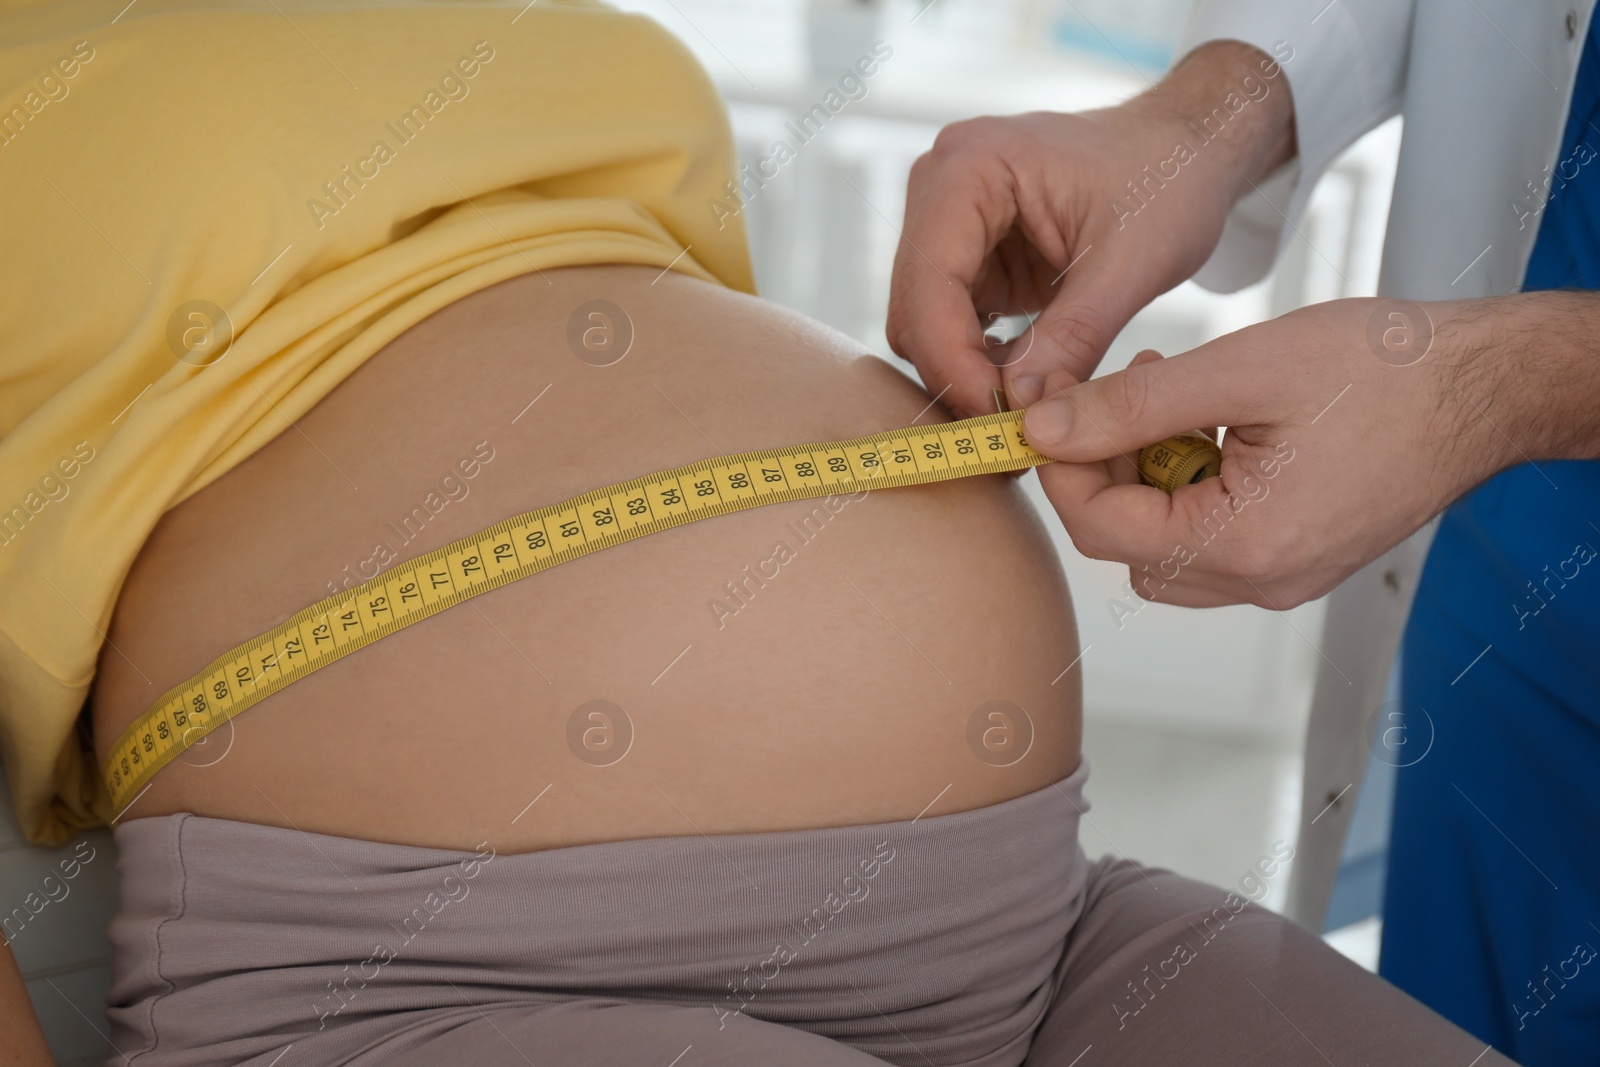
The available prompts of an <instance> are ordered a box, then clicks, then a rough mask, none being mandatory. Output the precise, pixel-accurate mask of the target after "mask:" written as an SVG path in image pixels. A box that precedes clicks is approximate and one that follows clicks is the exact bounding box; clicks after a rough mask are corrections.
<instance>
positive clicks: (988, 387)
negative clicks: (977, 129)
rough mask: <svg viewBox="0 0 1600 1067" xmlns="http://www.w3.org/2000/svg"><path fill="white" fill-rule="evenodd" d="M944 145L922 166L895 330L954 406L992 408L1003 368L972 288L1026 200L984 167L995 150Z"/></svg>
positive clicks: (902, 253)
mask: <svg viewBox="0 0 1600 1067" xmlns="http://www.w3.org/2000/svg"><path fill="white" fill-rule="evenodd" d="M937 151H938V149H937V148H936V149H935V153H937ZM935 153H930V154H929V155H928V156H925V157H923V159H921V160H918V166H916V167H913V168H912V175H911V183H910V186H909V188H908V191H907V195H906V222H905V229H904V230H903V231H902V232H901V234H900V244H899V247H898V248H896V250H895V261H894V273H893V276H892V277H891V279H890V283H889V315H888V322H887V330H886V332H887V334H888V338H889V345H890V347H891V348H893V349H894V350H895V352H897V353H898V354H899V355H901V356H902V357H904V358H905V359H907V360H910V361H911V363H912V364H913V365H915V366H916V368H917V370H918V372H919V373H920V374H921V375H922V379H923V383H924V384H925V385H926V386H927V387H928V389H929V391H930V392H932V393H934V394H935V395H943V396H944V402H945V404H946V405H947V406H948V407H950V408H952V409H953V410H955V411H956V412H957V413H958V414H961V415H967V416H971V415H986V414H988V413H989V412H991V411H992V410H993V409H994V404H993V401H992V399H991V396H992V393H991V391H992V390H993V389H995V388H996V387H998V386H999V385H1000V372H999V371H998V370H997V369H996V368H995V366H994V364H993V363H992V362H991V361H990V359H989V353H988V350H987V349H986V348H985V347H984V345H983V336H982V326H981V324H980V323H979V321H978V312H977V308H976V307H975V306H974V304H973V299H972V290H973V287H974V286H975V285H976V284H977V280H978V277H979V274H980V273H981V271H982V269H983V263H984V260H985V259H986V258H988V256H989V254H990V253H991V252H992V251H993V250H994V247H995V245H996V244H998V243H999V241H1000V238H1001V237H1002V236H1004V235H1005V233H1006V232H1007V231H1008V230H1009V229H1010V227H1011V225H1012V222H1013V221H1014V220H1015V218H1016V202H1015V199H1014V196H1013V195H1012V191H1011V185H1010V181H1009V179H1008V178H1006V177H1005V176H1003V175H992V174H986V173H984V171H986V170H988V169H990V168H992V164H991V163H990V162H989V161H988V157H975V156H973V155H967V156H958V157H956V158H954V159H950V158H949V157H948V156H945V157H939V156H936V154H935Z"/></svg>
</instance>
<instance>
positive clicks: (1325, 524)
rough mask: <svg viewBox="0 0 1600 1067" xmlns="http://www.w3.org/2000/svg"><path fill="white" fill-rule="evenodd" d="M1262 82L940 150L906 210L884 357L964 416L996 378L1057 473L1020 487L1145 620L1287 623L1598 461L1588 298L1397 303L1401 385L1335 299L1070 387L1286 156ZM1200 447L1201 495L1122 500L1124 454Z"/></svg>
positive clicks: (1220, 54)
mask: <svg viewBox="0 0 1600 1067" xmlns="http://www.w3.org/2000/svg"><path fill="white" fill-rule="evenodd" d="M1272 69H1273V68H1272V66H1271V58H1270V57H1268V56H1267V55H1265V54H1264V53H1262V52H1260V51H1258V50H1256V49H1254V48H1252V47H1250V46H1248V45H1244V44H1241V43H1239V42H1236V41H1220V42H1213V43H1211V44H1208V45H1204V46H1202V47H1201V48H1199V49H1197V50H1196V51H1195V52H1193V53H1191V54H1190V56H1189V57H1188V58H1186V59H1185V60H1184V61H1183V62H1182V63H1181V64H1180V65H1179V66H1178V67H1177V68H1176V69H1174V70H1173V71H1172V73H1170V74H1169V75H1168V76H1167V77H1166V78H1165V79H1164V80H1163V81H1162V82H1161V83H1160V84H1159V85H1158V86H1156V87H1155V88H1154V89H1152V90H1151V91H1150V92H1147V93H1145V94H1142V95H1141V96H1139V97H1136V98H1135V99H1133V100H1131V101H1129V102H1128V103H1126V104H1123V105H1121V106H1119V107H1116V108H1111V109H1107V110H1104V111H1098V112H1090V113H1085V114H1082V115H1056V114H1035V115H1022V116H1017V117H1014V118H990V119H979V120H974V121H973V122H970V123H963V124H958V125H957V126H952V127H949V128H947V129H946V131H944V133H942V134H941V135H940V138H939V141H938V142H937V143H936V144H935V147H934V149H933V151H932V152H930V153H929V154H928V155H927V156H925V157H923V159H921V160H919V161H918V164H917V166H916V167H915V168H914V169H913V172H912V178H911V184H910V188H909V190H908V192H907V209H906V225H905V230H904V233H905V240H904V242H903V243H902V245H901V248H900V250H899V253H898V255H897V258H896V263H895V275H894V282H893V289H892V293H891V299H890V308H889V320H890V328H889V338H890V341H891V343H892V344H893V345H894V346H895V349H896V351H897V352H899V353H900V354H901V355H903V356H905V357H906V358H908V359H910V360H911V361H912V362H913V363H914V364H915V365H916V366H917V368H918V370H919V371H920V372H921V373H922V375H923V377H924V379H925V380H926V381H928V383H929V385H930V388H931V389H932V390H933V391H934V392H939V391H941V390H947V391H946V399H947V401H949V402H950V403H951V404H952V406H953V407H954V408H955V409H956V410H957V411H979V410H982V409H983V407H984V404H985V399H984V398H985V397H987V396H988V395H989V390H990V389H991V388H993V387H995V386H997V385H1000V384H1002V380H1003V384H1004V385H1005V387H1006V389H1007V392H1008V394H1009V395H1010V397H1011V398H1012V400H1013V402H1014V404H1019V405H1025V406H1028V408H1029V411H1028V416H1027V427H1028V435H1029V440H1030V442H1031V443H1032V444H1033V445H1034V446H1035V447H1036V448H1038V449H1039V450H1040V451H1042V452H1044V453H1045V454H1047V455H1050V456H1052V457H1054V458H1056V459H1059V460H1063V461H1066V462H1061V463H1056V464H1052V465H1050V466H1047V467H1043V468H1040V481H1041V484H1042V485H1043V487H1044V489H1045V492H1046V494H1047V495H1048V496H1049V498H1050V500H1051V503H1052V504H1053V505H1054V506H1055V508H1056V511H1057V512H1058V514H1059V516H1060V518H1061V521H1062V522H1063V524H1064V525H1065V526H1066V529H1067V531H1068V533H1069V534H1070V535H1071V536H1072V539H1073V541H1074V543H1075V544H1076V545H1077V547H1078V548H1079V549H1080V550H1081V551H1082V552H1084V553H1085V554H1086V555H1089V556H1093V557H1095V558H1099V559H1107V560H1114V561H1117V562H1120V563H1124V564H1127V565H1128V567H1129V568H1130V579H1131V581H1132V584H1133V586H1134V589H1135V591H1136V592H1137V593H1138V594H1139V595H1141V596H1144V597H1146V598H1147V599H1153V600H1158V601H1161V602H1165V603H1174V604H1181V605H1188V606H1196V607H1199V606H1214V605H1222V604H1234V603H1252V604H1256V605H1259V606H1262V607H1269V608H1278V609H1283V608H1288V607H1292V606H1295V605H1297V604H1301V603H1304V602H1305V601H1307V600H1310V599H1313V598H1315V597H1318V596H1321V595H1323V594H1325V593H1327V592H1328V591H1329V590H1331V589H1332V588H1333V587H1334V586H1336V585H1337V584H1338V583H1339V582H1340V581H1342V580H1343V579H1344V578H1346V577H1348V576H1349V575H1350V574H1352V573H1354V572H1355V571H1356V570H1358V569H1359V568H1360V567H1362V566H1363V565H1365V564H1366V563H1368V562H1370V561H1371V560H1373V559H1375V558H1377V557H1378V556H1379V555H1381V554H1382V553H1383V552H1384V551H1386V550H1387V549H1389V548H1390V547H1392V546H1393V545H1395V544H1397V543H1398V542H1399V541H1401V540H1402V539H1404V538H1405V537H1406V536H1407V535H1409V534H1411V533H1412V532H1414V531H1415V530H1417V529H1418V528H1419V527H1421V526H1422V525H1423V524H1424V523H1426V522H1427V521H1428V520H1429V519H1430V518H1431V517H1432V516H1434V515H1436V514H1438V512H1439V511H1440V510H1442V509H1443V508H1444V507H1445V506H1447V505H1448V504H1449V503H1450V502H1451V501H1452V500H1454V499H1456V498H1457V497H1459V496H1461V495H1462V494H1463V493H1465V492H1467V491H1468V490H1470V489H1471V488H1472V487H1473V486H1475V485H1477V484H1479V483H1480V482H1482V481H1484V480H1485V479H1487V478H1489V477H1491V476H1492V475H1494V474H1495V473H1497V472H1499V471H1501V470H1504V469H1505V468H1507V467H1509V466H1512V465H1514V464H1516V463H1519V462H1524V461H1527V460H1541V459H1565V458H1573V459H1577V458H1591V457H1594V456H1597V455H1600V364H1597V363H1596V361H1595V360H1593V359H1592V358H1591V353H1590V351H1589V349H1590V348H1591V347H1592V338H1593V337H1594V336H1595V334H1596V327H1597V326H1600V301H1597V300H1596V298H1594V297H1593V296H1590V295H1588V294H1576V293H1530V294H1518V295H1514V296H1507V297H1499V298H1494V299H1485V300H1469V301H1449V302H1438V303H1432V304H1426V305H1413V307H1414V308H1419V309H1420V311H1421V318H1420V319H1419V322H1423V321H1426V322H1430V323H1431V326H1432V332H1433V340H1432V344H1431V346H1430V347H1428V348H1427V350H1426V355H1424V356H1423V357H1422V358H1420V359H1419V360H1417V361H1416V362H1414V363H1410V364H1409V365H1404V366H1401V365H1397V363H1398V362H1400V361H1396V360H1393V359H1388V360H1386V359H1383V358H1379V355H1378V354H1377V353H1376V352H1375V351H1374V349H1373V347H1372V345H1371V343H1370V342H1369V324H1370V323H1371V322H1372V320H1373V319H1374V318H1375V317H1383V318H1385V321H1387V319H1386V315H1387V311H1388V309H1387V308H1386V307H1385V306H1382V305H1381V304H1380V302H1379V301H1375V300H1341V301H1334V302H1330V303H1326V304H1321V305H1316V306H1313V307H1308V308H1304V309H1301V310H1299V311H1295V312H1292V313H1290V314H1288V315H1285V316H1283V317H1281V318H1278V319H1274V320H1271V321H1268V322H1264V323H1261V324H1258V325H1255V326H1251V327H1248V328H1246V329H1244V330H1240V331H1238V332H1236V333H1233V334H1230V335H1228V336H1226V337H1221V338H1218V339H1217V340H1215V341H1212V342H1210V343H1209V344H1206V345H1203V346H1201V347H1200V348H1197V349H1195V350H1193V351H1192V352H1187V353H1183V354H1181V355H1178V356H1174V357H1172V358H1170V359H1161V358H1160V357H1159V355H1158V354H1156V353H1153V352H1147V353H1141V354H1140V356H1139V357H1138V358H1137V359H1136V360H1135V362H1134V364H1133V365H1132V366H1130V367H1129V368H1128V369H1127V370H1125V371H1121V372H1118V373H1115V374H1109V375H1105V376H1104V377H1101V378H1097V379H1094V380H1092V381H1089V380H1088V379H1089V376H1090V375H1091V374H1092V373H1093V372H1094V369H1095V367H1096V366H1097V365H1098V364H1099V362H1100V359H1101V357H1102V356H1103V355H1104V353H1105V350H1106V348H1107V347H1108V346H1109V345H1110V343H1111V341H1112V340H1113V339H1114V338H1115V336H1116V334H1117V333H1118V331H1120V330H1121V328H1122V327H1123V326H1124V325H1125V324H1126V323H1127V321H1128V320H1129V319H1130V318H1131V317H1132V316H1133V314H1134V313H1135V312H1137V311H1138V310H1139V309H1140V308H1141V307H1143V306H1144V305H1145V304H1146V303H1148V302H1149V301H1150V300H1151V299H1153V298H1154V297H1155V296H1157V295H1159V294H1160V293H1162V292H1165V291H1166V290H1168V289H1170V288H1172V287H1173V286H1174V285H1176V284H1178V283H1179V282H1181V281H1182V280H1184V279H1185V278H1187V277H1188V276H1189V275H1190V274H1192V273H1193V272H1194V271H1195V270H1196V269H1197V268H1198V267H1199V266H1200V265H1201V264H1202V263H1203V262H1204V261H1205V259H1206V258H1207V257H1208V256H1209V255H1210V253H1211V251H1212V250H1213V249H1214V248H1215V246H1216V242H1217V238H1218V236H1219V235H1220V233H1221V229H1222V224H1223V221H1224V219H1225V217H1226V214H1227V212H1228V210H1229V209H1230V208H1231V206H1232V205H1233V204H1234V203H1235V202H1236V201H1237V200H1238V199H1239V197H1240V196H1242V195H1243V194H1245V193H1247V192H1248V191H1249V190H1250V188H1251V186H1252V185H1254V184H1258V183H1259V182H1260V181H1261V180H1263V179H1264V178H1266V177H1267V176H1268V175H1270V174H1271V173H1272V172H1273V171H1274V170H1276V169H1277V168H1278V167H1279V166H1281V165H1282V164H1283V163H1284V162H1286V161H1288V160H1289V159H1290V158H1292V156H1293V155H1294V151H1295V141H1294V111H1293V106H1292V98H1291V96H1290V92H1289V86H1288V83H1287V79H1286V77H1285V76H1284V75H1283V73H1282V72H1281V71H1278V72H1277V73H1276V74H1275V75H1273V74H1272V73H1271V71H1272ZM1246 78H1254V79H1256V81H1257V83H1258V84H1260V85H1265V86H1266V87H1267V91H1266V92H1265V93H1263V94H1260V95H1259V97H1252V100H1251V102H1250V103H1249V105H1248V106H1246V107H1244V108H1243V109H1242V110H1241V111H1240V112H1239V114H1238V115H1237V117H1236V118H1235V119H1234V120H1233V121H1232V122H1231V123H1230V124H1229V125H1228V127H1227V128H1226V130H1225V131H1224V133H1223V136H1221V137H1219V138H1217V139H1216V140H1215V141H1213V142H1212V143H1211V144H1208V145H1206V146H1205V148H1204V150H1203V151H1201V152H1200V153H1199V154H1198V156H1197V157H1196V158H1195V159H1194V160H1193V161H1191V162H1189V163H1187V164H1186V165H1185V166H1184V167H1183V173H1182V177H1181V178H1180V179H1178V180H1174V181H1172V182H1170V183H1168V184H1167V185H1166V186H1164V187H1163V188H1161V189H1160V191H1159V194H1158V195H1156V196H1155V197H1154V198H1153V199H1152V200H1151V201H1150V202H1149V203H1148V204H1146V205H1145V206H1144V207H1143V208H1142V209H1141V210H1140V211H1139V212H1138V214H1137V216H1135V217H1133V218H1122V217H1119V214H1118V212H1116V211H1115V210H1113V209H1112V207H1111V206H1110V205H1112V204H1113V203H1114V202H1116V201H1117V200H1118V199H1119V198H1125V197H1126V195H1127V194H1126V187H1125V183H1126V182H1128V181H1129V180H1136V179H1138V178H1139V177H1140V176H1141V168H1143V167H1145V166H1146V165H1148V164H1150V163H1153V162H1155V161H1158V160H1162V159H1166V158H1168V157H1169V156H1170V155H1171V153H1172V145H1173V143H1174V142H1175V141H1177V140H1188V139H1192V138H1193V134H1192V133H1191V132H1190V131H1189V129H1188V127H1187V125H1186V123H1187V122H1189V121H1195V120H1198V119H1199V118H1200V117H1201V116H1204V115H1205V114H1207V113H1208V112H1210V111H1211V109H1212V108H1213V107H1215V106H1216V105H1217V104H1218V102H1219V101H1221V100H1222V99H1223V97H1224V96H1225V95H1226V94H1227V93H1228V92H1230V91H1233V90H1236V89H1237V88H1238V87H1239V86H1241V85H1242V84H1244V79H1246ZM1069 265H1070V266H1071V269H1070V270H1068V269H1067V268H1068V266H1069ZM1063 271H1065V273H1064V274H1063V273H1062V272H1063ZM1017 304H1020V305H1021V306H1022V307H1024V308H1028V309H1039V308H1041V307H1042V308H1043V315H1042V316H1041V317H1040V319H1039V320H1038V322H1037V323H1036V324H1035V327H1034V329H1035V332H1036V333H1037V335H1038V336H1037V337H1036V338H1035V339H1034V341H1033V343H1032V347H1031V349H1030V350H1029V351H1028V354H1027V355H1026V356H1025V357H1023V358H1021V359H1017V360H1015V362H1012V363H1011V364H1010V365H1007V366H1005V367H1003V368H1001V369H997V368H996V366H995V365H994V364H995V362H996V361H994V360H992V359H991V356H990V353H989V352H987V351H986V350H985V349H984V348H983V346H982V344H981V342H980V341H979V340H978V337H979V330H980V329H981V322H982V321H983V318H984V317H985V316H986V315H987V314H988V313H989V312H990V311H992V310H994V309H1002V310H1007V311H1014V310H1016V308H1015V307H1014V306H1011V305H1017ZM1413 317H1415V316H1413ZM999 362H1004V360H1000V361H999ZM1330 405H1332V406H1331V407H1330ZM1215 426H1227V427H1228V428H1229V429H1228V432H1227V435H1226V439H1225V441H1224V443H1223V449H1222V451H1223V463H1222V474H1221V477H1220V478H1215V479H1210V480H1207V481H1204V482H1202V483H1200V484H1198V485H1192V486H1186V487H1183V488H1181V489H1179V490H1178V491H1177V492H1176V493H1175V494H1173V495H1172V496H1170V497H1168V496H1167V495H1166V494H1164V493H1162V492H1161V491H1159V490H1156V489H1152V488H1149V487H1147V486H1143V485H1139V484H1136V479H1135V478H1134V476H1133V474H1132V468H1131V466H1130V465H1129V463H1128V461H1127V460H1128V457H1131V456H1133V455H1135V454H1136V453H1137V451H1138V450H1139V448H1140V447H1142V446H1143V445H1146V444H1150V443H1152V442H1155V441H1159V440H1162V439H1163V438H1165V437H1168V436H1170V435H1172V434H1174V433H1180V432H1182V431H1185V430H1189V429H1193V428H1195V427H1202V428H1205V427H1215ZM1280 449H1289V450H1292V451H1293V454H1294V457H1295V458H1294V459H1293V460H1292V461H1291V462H1289V463H1286V464H1281V466H1280V467H1279V468H1277V469H1276V470H1275V472H1274V474H1273V475H1272V477H1271V481H1270V494H1269V495H1264V494H1263V493H1262V490H1261V479H1262V467H1261V465H1262V463H1264V462H1267V461H1268V460H1269V458H1271V457H1274V456H1281V455H1282V452H1281V451H1279V450H1280ZM1241 500H1255V501H1258V502H1257V503H1252V504H1250V505H1249V506H1248V507H1240V506H1239V502H1240V501H1241ZM1218 509H1224V510H1231V511H1232V512H1233V513H1234V514H1237V516H1238V520H1237V521H1233V522H1230V523H1229V532H1228V535H1227V536H1226V537H1218V538H1215V539H1213V540H1211V541H1210V542H1209V543H1208V544H1207V545H1206V547H1205V550H1204V551H1203V552H1200V553H1197V554H1196V555H1195V558H1193V559H1192V560H1186V561H1183V562H1182V563H1181V565H1179V566H1176V567H1174V566H1173V565H1171V564H1166V561H1168V560H1171V559H1173V558H1174V548H1175V546H1176V545H1179V544H1182V543H1192V542H1193V541H1194V533H1193V531H1194V530H1195V528H1196V526H1197V525H1198V524H1201V523H1203V521H1204V518H1205V517H1206V516H1212V515H1217V514H1219V512H1218ZM1163 564H1166V565H1165V566H1163ZM1152 574H1155V578H1152V577H1151V575H1152Z"/></svg>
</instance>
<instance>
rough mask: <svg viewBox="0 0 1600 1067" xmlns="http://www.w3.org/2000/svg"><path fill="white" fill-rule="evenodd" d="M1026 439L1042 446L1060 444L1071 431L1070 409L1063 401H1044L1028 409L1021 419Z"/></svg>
mask: <svg viewBox="0 0 1600 1067" xmlns="http://www.w3.org/2000/svg"><path fill="white" fill-rule="evenodd" d="M1023 425H1024V426H1026V427H1027V430H1028V438H1029V439H1030V440H1033V441H1039V442H1042V443H1043V444H1047V445H1054V444H1060V443H1061V442H1062V441H1065V440H1066V439H1067V433H1068V431H1070V430H1071V429H1072V409H1071V408H1070V407H1069V406H1068V405H1067V402H1066V401H1065V400H1046V401H1043V402H1041V403H1038V404H1034V405H1033V406H1032V407H1030V408H1028V414H1027V416H1026V417H1025V418H1024V419H1023Z"/></svg>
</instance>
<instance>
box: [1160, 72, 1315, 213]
mask: <svg viewBox="0 0 1600 1067" xmlns="http://www.w3.org/2000/svg"><path fill="white" fill-rule="evenodd" d="M1134 103H1135V106H1138V105H1145V106H1149V107H1152V108H1156V109H1159V110H1161V111H1163V112H1164V113H1166V114H1168V115H1171V116H1172V117H1175V118H1177V119H1178V120H1180V121H1182V122H1185V123H1188V124H1189V126H1190V128H1191V129H1193V130H1195V131H1197V132H1203V134H1204V136H1205V138H1206V140H1205V143H1204V146H1203V148H1202V149H1201V151H1200V152H1199V153H1198V158H1197V159H1196V163H1198V164H1200V165H1201V166H1208V167H1214V168H1218V169H1220V170H1221V171H1223V172H1224V177H1225V181H1226V182H1227V184H1228V187H1229V188H1230V190H1231V193H1232V197H1233V199H1238V198H1239V197H1241V196H1243V195H1244V194H1246V193H1248V192H1250V190H1251V187H1252V186H1253V185H1256V184H1259V183H1260V182H1261V181H1262V180H1264V179H1265V178H1266V177H1267V176H1268V175H1270V174H1271V173H1272V172H1273V171H1275V170H1277V169H1278V168H1279V167H1281V166H1283V164H1285V163H1287V162H1288V161H1289V160H1291V159H1293V158H1294V155H1295V126H1294V99H1293V97H1292V96H1291V95H1290V92H1289V79H1288V77H1287V76H1285V75H1284V73H1283V71H1282V69H1280V68H1279V67H1278V65H1277V63H1276V62H1275V61H1274V60H1273V58H1272V57H1271V56H1269V55H1267V53H1265V52H1263V51H1261V50H1260V49H1259V48H1256V47H1255V46H1254V45H1248V44H1245V43H1243V42H1241V41H1210V42H1207V43H1206V44H1203V45H1201V46H1200V47H1198V48H1196V49H1195V50H1194V51H1193V52H1190V53H1189V54H1188V55H1187V56H1185V57H1184V58H1183V59H1182V60H1181V61H1180V62H1179V63H1178V65H1177V66H1176V67H1174V68H1173V69H1172V70H1171V71H1169V72H1168V73H1167V76H1166V77H1165V78H1163V79H1162V80H1161V82H1160V84H1159V85H1157V86H1156V87H1155V88H1153V89H1151V90H1150V91H1149V92H1147V93H1145V94H1144V95H1143V96H1141V97H1140V98H1138V100H1137V101H1135V102H1134ZM1208 155H1210V156H1213V157H1214V159H1213V160H1207V159H1205V157H1206V156H1208Z"/></svg>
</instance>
